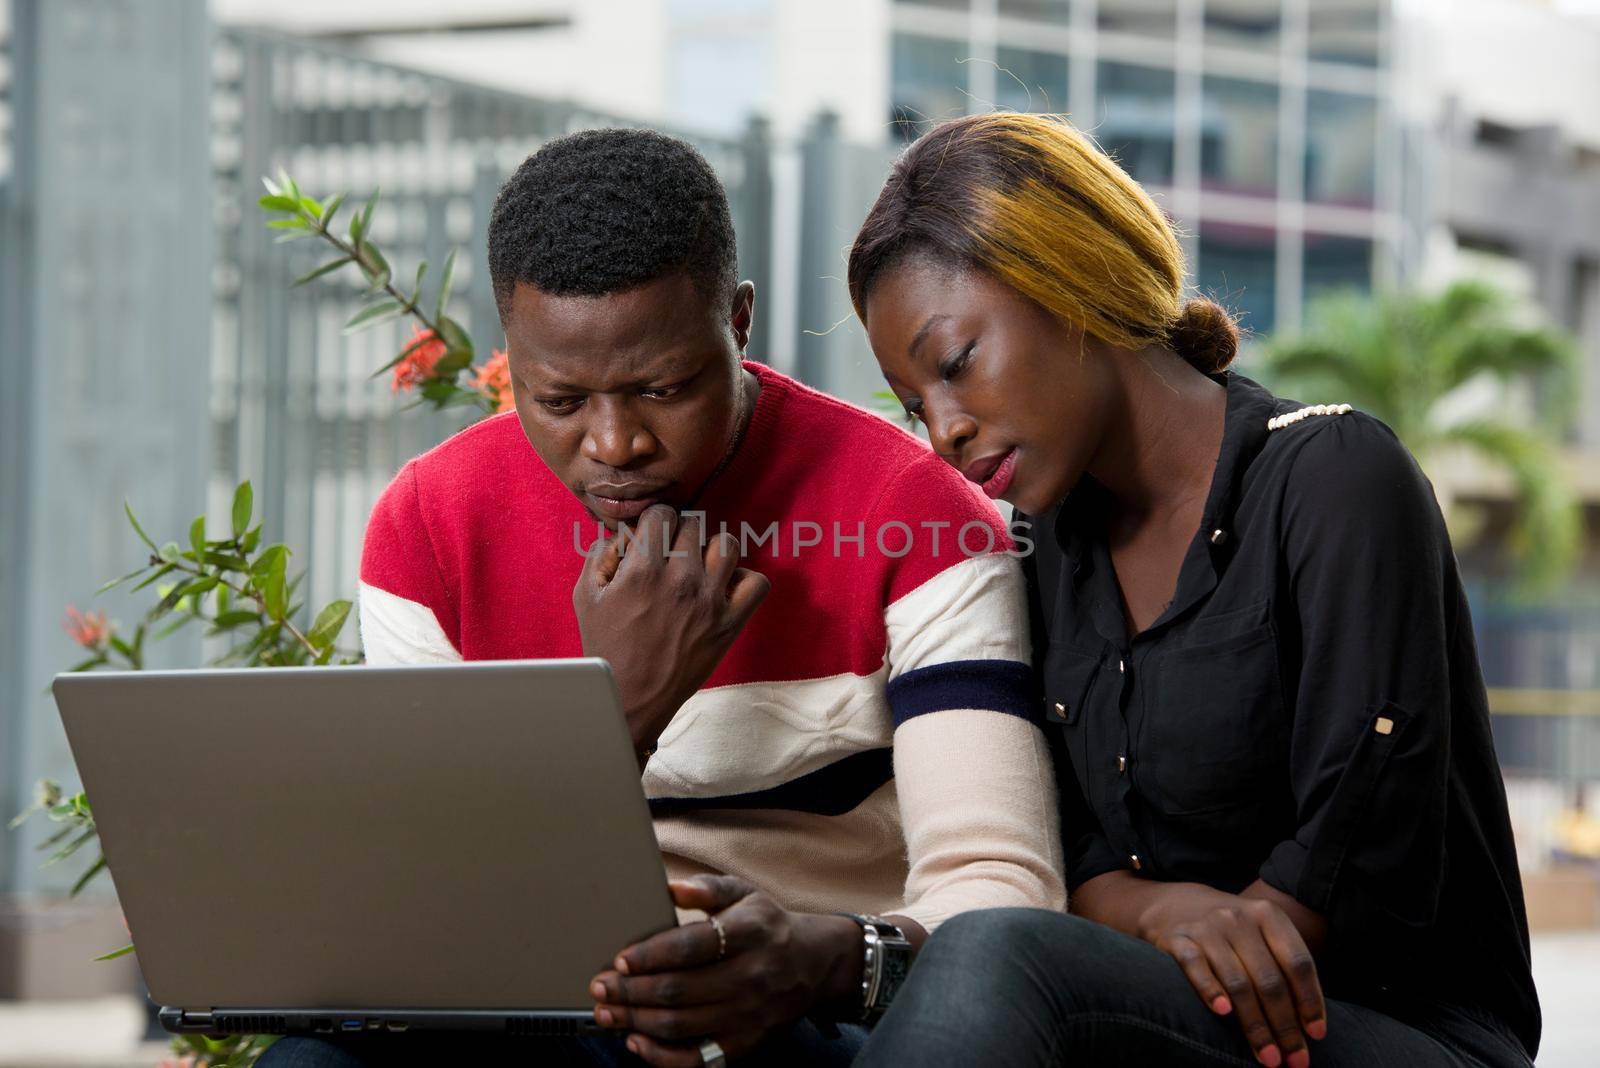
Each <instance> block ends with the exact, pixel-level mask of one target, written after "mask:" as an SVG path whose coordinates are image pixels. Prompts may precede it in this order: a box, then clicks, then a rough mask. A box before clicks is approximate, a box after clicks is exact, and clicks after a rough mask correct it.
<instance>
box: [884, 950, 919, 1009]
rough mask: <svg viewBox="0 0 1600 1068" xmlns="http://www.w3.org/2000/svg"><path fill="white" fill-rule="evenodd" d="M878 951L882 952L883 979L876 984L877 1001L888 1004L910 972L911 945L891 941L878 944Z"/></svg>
mask: <svg viewBox="0 0 1600 1068" xmlns="http://www.w3.org/2000/svg"><path fill="white" fill-rule="evenodd" d="M878 951H879V952H880V953H882V954H883V979H882V980H881V981H880V982H879V984H878V1001H879V1003H880V1004H882V1005H888V1004H889V1002H890V1001H892V1000H893V999H894V995H895V993H896V991H898V990H899V989H900V987H901V986H903V985H904V984H905V981H906V976H907V975H908V974H910V972H911V947H910V946H909V945H906V944H904V943H899V944H897V943H893V942H891V943H888V944H886V945H880V946H879V947H878Z"/></svg>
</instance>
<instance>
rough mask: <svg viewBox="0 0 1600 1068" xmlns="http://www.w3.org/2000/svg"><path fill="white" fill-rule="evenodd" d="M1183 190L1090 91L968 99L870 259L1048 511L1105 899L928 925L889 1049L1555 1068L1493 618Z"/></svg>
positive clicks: (1022, 500)
mask: <svg viewBox="0 0 1600 1068" xmlns="http://www.w3.org/2000/svg"><path fill="white" fill-rule="evenodd" d="M1183 278H1184V262H1183V255H1182V251H1181V249H1180V247H1179V244H1178V242H1177V240H1176V238H1175V237H1174V235H1173V232H1172V228H1171V227H1170V226H1169V224H1168V223H1167V221H1166V219H1165V218H1164V216H1163V215H1162V213H1161V211H1160V209H1158V208H1157V207H1156V205H1155V204H1154V203H1153V202H1152V201H1151V200H1150V198H1149V197H1148V196H1147V195H1145V193H1144V192H1143V191H1142V190H1141V189H1140V188H1139V186H1138V185H1137V184H1135V183H1134V182H1133V181H1132V180H1131V179H1130V178H1128V176H1127V175H1126V174H1124V173H1123V172H1122V171H1121V170H1120V169H1119V168H1118V167H1117V166H1116V165H1115V163H1113V162H1112V161H1111V160H1110V159H1108V158H1107V157H1106V156H1104V155H1103V154H1101V153H1100V152H1099V151H1098V150H1097V149H1096V148H1095V147H1094V146H1093V145H1092V144H1091V143H1090V142H1089V141H1088V140H1087V139H1086V138H1084V137H1083V136H1082V135H1081V134H1079V133H1077V132H1076V131H1075V130H1073V129H1072V128H1071V127H1070V126H1068V125H1067V124H1066V123H1064V122H1062V121H1060V120H1058V119H1055V118H1050V117H1043V116H1034V115H1016V114H990V115H980V116H974V117H970V118H966V119H962V120H958V121H955V122H951V123H947V124H945V125H943V126H940V127H938V128H937V129H935V130H933V131H932V132H930V133H929V134H928V135H926V136H925V137H924V138H923V139H922V140H920V141H918V142H917V143H916V144H915V145H913V146H912V147H911V148H910V149H909V150H908V151H907V152H906V154H905V156H904V157H903V158H902V159H901V161H900V163H899V164H898V165H897V166H896V167H895V170H894V173H893V174H892V175H891V177H890V178H889V181H888V183H887V184H886V185H885V187H884V189H883V192H882V194H881V195H880V196H879V198H878V201H877V203H876V205H875V206H874V207H873V209H872V212H871V214H870V215H869V216H868V217H867V220H866V223H865V224H864V225H863V226H862V229H861V233H860V234H859V236H858V237H857V238H856V242H855V246H854V248H853V249H852V251H851V255H850V270H849V282H850V290H851V296H852V299H853V301H854V303H855V308H856V312H857V314H858V315H859V316H860V317H861V320H862V322H863V323H864V324H865V326H866V329H867V333H868V336H869V338H870V340H871V343H872V348H873V351H874V353H875V354H876V356H877V359H878V362H879V364H880V365H881V367H882V369H883V372H884V375H885V377H886V378H887V379H888V382H889V384H890V386H891V387H892V388H893V389H894V392H895V394H896V395H897V396H898V397H899V398H900V400H901V401H902V403H903V404H904V405H905V407H906V410H907V411H908V412H910V413H911V414H912V415H914V416H915V417H917V418H918V419H920V420H921V421H922V422H923V423H924V424H925V425H926V427H927V431H928V436H929V439H930V440H931V442H932V444H933V447H934V448H935V449H936V450H937V451H938V452H939V454H940V455H941V456H942V457H943V458H944V459H945V460H946V461H948V462H949V463H951V464H952V465H954V466H956V467H958V468H959V469H960V470H961V471H962V472H963V473H964V474H965V475H966V476H967V477H968V478H969V479H972V480H973V481H975V482H978V483H980V484H981V485H982V487H983V489H984V491H985V492H987V493H988V494H989V495H990V496H991V497H996V498H1003V499H1005V500H1007V501H1009V502H1011V503H1012V504H1013V505H1014V506H1015V507H1016V508H1017V509H1018V511H1019V512H1021V513H1025V514H1026V516H1028V517H1031V518H1032V521H1033V523H1034V529H1033V531H1032V536H1033V541H1034V542H1035V549H1034V554H1033V556H1032V557H1031V559H1030V560H1029V566H1030V576H1029V578H1030V584H1031V589H1030V593H1031V600H1032V605H1033V610H1034V620H1035V631H1036V639H1035V645H1034V656H1035V659H1036V662H1037V665H1038V667H1039V669H1040V675H1041V680H1042V684H1043V687H1044V694H1045V696H1044V700H1045V702H1046V713H1047V717H1048V718H1049V719H1050V720H1051V721H1052V722H1053V723H1054V725H1055V727H1054V731H1055V734H1056V741H1057V742H1058V743H1059V745H1058V763H1059V771H1060V785H1061V795H1062V829H1063V835H1064V837H1065V847H1066V854H1067V858H1066V859H1067V871H1068V884H1069V887H1070V888H1071V890H1072V898H1071V912H1072V915H1063V914H1057V913H1051V912H1047V911H1029V910H998V911H992V912H986V913H975V914H972V915H970V916H966V917H962V918H958V919H956V920H953V921H952V922H951V923H950V924H948V925H947V926H946V927H945V928H944V929H943V930H942V931H941V932H940V933H939V934H938V935H937V936H936V937H935V938H934V939H933V940H932V941H931V942H930V944H929V945H928V947H927V949H926V950H925V951H924V953H923V955H922V957H921V958H920V959H919V961H918V964H917V966H916V969H915V971H914V972H913V973H912V977H911V980H910V982H909V984H908V985H907V987H906V988H905V989H904V990H903V991H902V992H901V995H900V997H899V998H898V999H897V1001H896V1005H895V1008H894V1009H892V1010H891V1011H890V1013H889V1015H888V1016H887V1017H886V1018H885V1020H884V1022H883V1023H882V1024H881V1025H880V1027H879V1028H878V1030H877V1032H876V1034H875V1036H874V1037H873V1038H872V1039H871V1040H870V1041H869V1043H868V1046H867V1049H866V1052H865V1053H864V1059H863V1061H862V1063H865V1064H868V1065H881V1064H893V1065H900V1064H912V1063H918V1062H919V1058H927V1059H928V1061H929V1062H933V1061H937V1062H938V1063H941V1064H1007V1065H1014V1064H1030V1063H1037V1064H1060V1063H1066V1064H1091V1063H1119V1064H1124V1063H1125V1064H1164V1065H1166V1064H1206V1065H1216V1064H1249V1063H1251V1061H1252V1059H1253V1060H1254V1061H1257V1062H1259V1063H1261V1064H1264V1065H1267V1066H1269V1068H1275V1066H1277V1065H1279V1064H1284V1063H1287V1064H1289V1065H1293V1066H1296V1068H1298V1066H1301V1065H1305V1064H1308V1063H1311V1062H1312V1061H1315V1062H1316V1063H1317V1064H1319V1065H1371V1064H1391V1063H1407V1064H1409V1065H1413V1066H1417V1065H1466V1064H1475V1065H1476V1064H1493V1065H1511V1064H1527V1063H1529V1059H1530V1058H1531V1057H1532V1055H1533V1053H1534V1051H1535V1049H1536V1047H1537V1044H1538V1037H1539V1008H1538V1002H1537V999H1536V996H1535V993H1534V989H1533V982H1532V978H1531V976H1530V973H1529V966H1528V941H1527V922H1526V918H1525V913H1524V909H1523V903H1522V892H1521V888H1520V886H1521V884H1520V881H1519V876H1518V872H1517V865H1516V857H1515V853H1514V851H1513V848H1512V840H1511V830H1510V826H1509V821H1508V819H1507V815H1506V805H1505V793H1504V787H1503V785H1502V782H1501V779H1500V774H1499V770H1498V767H1497V765H1496V763H1495V757H1494V751H1493V746H1492V740H1491V737H1490V733H1489V721H1488V714H1487V708H1486V702H1485V696H1484V688H1483V681H1482V677H1481V675H1480V673H1479V669H1478V664H1477V660H1476V656H1475V652H1474V644H1473V637H1472V628H1471V622H1470V620H1469V618H1468V614H1467V604H1466V599H1465V597H1464V595H1463V593H1462V589H1461V584H1460V580H1459V578H1458V576H1457V573H1456V567H1455V561H1454V558H1453V556H1452V554H1451V550H1450V543H1449V539H1448V537H1447V535H1446V533H1445V528H1444V524H1443V521H1442V519H1441V516H1440V513H1439V509H1438V506H1437V505H1436V503H1435V501H1434V498H1433V494H1432V492H1431V489H1430V487H1429V485H1428V482H1427V481H1426V479H1424V477H1423V475H1422V473H1421V472H1420V471H1419V470H1418V469H1417V466H1416V464H1415V462H1414V461H1413V460H1412V458H1411V456H1410V454H1408V453H1407V452H1406V450H1405V448H1404V447H1403V446H1401V445H1400V443H1399V442H1398V441H1397V440H1396V439H1395V437H1394V435H1393V434H1392V433H1391V432H1390V431H1389V430H1388V428H1387V427H1385V426H1383V425H1382V424H1381V423H1379V422H1378V421H1377V420H1375V419H1372V418H1369V417H1367V416H1365V415H1362V414H1360V413H1358V412H1353V411H1350V410H1349V409H1348V407H1347V406H1344V405H1339V406H1336V407H1312V408H1305V407H1302V406H1301V405H1299V404H1297V403H1295V402H1292V401H1286V400H1281V399H1279V398H1277V397H1274V396H1273V395H1272V394H1270V393H1268V392H1267V391H1266V390H1264V389H1262V388H1261V387H1260V386H1258V385H1256V384H1255V383H1254V382H1251V381H1250V380H1249V379H1247V378H1244V377H1242V376H1240V375H1238V374H1234V373H1231V372H1228V371H1227V370H1226V368H1227V367H1228V365H1229V363H1230V362H1231V361H1232V360H1233V358H1234V355H1235V352H1236V350H1237V346H1238V333H1237V330H1236V328H1235V326H1234V324H1233V322H1232V321H1231V320H1230V319H1229V317H1228V315H1227V314H1226V313H1225V312H1224V311H1223V310H1222V309H1221V308H1219V307H1218V306H1217V305H1215V304H1213V303H1210V302H1208V301H1204V300H1190V301H1188V302H1187V303H1185V302H1184V300H1183V296H1182V290H1183Z"/></svg>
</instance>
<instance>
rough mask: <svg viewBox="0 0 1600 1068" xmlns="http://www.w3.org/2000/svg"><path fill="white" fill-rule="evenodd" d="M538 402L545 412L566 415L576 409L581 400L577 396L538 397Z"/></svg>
mask: <svg viewBox="0 0 1600 1068" xmlns="http://www.w3.org/2000/svg"><path fill="white" fill-rule="evenodd" d="M539 403H540V404H541V405H543V406H544V409H545V411H547V412H553V413H554V414H556V415H566V414H568V413H569V412H572V411H574V410H576V409H577V407H578V405H579V404H580V403H581V401H580V400H579V399H578V398H577V397H540V398H539Z"/></svg>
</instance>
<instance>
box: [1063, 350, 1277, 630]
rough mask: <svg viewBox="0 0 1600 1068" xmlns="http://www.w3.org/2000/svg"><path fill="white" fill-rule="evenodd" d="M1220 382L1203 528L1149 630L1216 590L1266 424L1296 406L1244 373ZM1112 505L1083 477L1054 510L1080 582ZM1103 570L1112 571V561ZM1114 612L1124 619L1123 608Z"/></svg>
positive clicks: (1100, 549) (1090, 568) (1099, 551)
mask: <svg viewBox="0 0 1600 1068" xmlns="http://www.w3.org/2000/svg"><path fill="white" fill-rule="evenodd" d="M1217 380H1218V381H1219V383H1220V384H1221V385H1222V386H1223V387H1224V388H1225V389H1226V390H1227V408H1226V412H1225V414H1224V416H1223V426H1222V448H1221V449H1220V451H1219V452H1218V454H1217V466H1216V470H1215V472H1214V473H1213V474H1212V476H1211V490H1210V492H1209V493H1208V494H1207V495H1206V505H1205V511H1204V512H1203V513H1202V517H1201V521H1200V529H1199V531H1197V532H1196V534H1195V538H1194V541H1192V542H1191V543H1190V545H1189V549H1188V551H1187V553H1186V554H1185V556H1184V559H1183V566H1182V568H1181V570H1180V571H1179V573H1178V587H1177V590H1176V591H1175V594H1174V597H1173V601H1172V604H1170V605H1169V606H1168V607H1167V610H1166V611H1165V612H1163V613H1162V614H1161V617H1160V618H1159V619H1157V620H1156V622H1155V623H1153V624H1151V627H1150V629H1151V630H1156V629H1158V628H1160V627H1162V626H1164V625H1165V624H1166V623H1167V622H1168V621H1169V620H1171V619H1173V618H1175V617H1177V616H1179V615H1181V614H1183V613H1184V612H1185V611H1187V610H1188V609H1189V608H1190V607H1191V606H1193V605H1194V604H1195V603H1196V602H1197V601H1199V600H1201V599H1202V598H1204V597H1205V596H1206V595H1207V594H1209V593H1210V592H1211V591H1212V590H1213V589H1215V588H1216V585H1217V577H1218V575H1219V574H1220V573H1221V569H1222V568H1223V567H1224V566H1225V565H1226V562H1227V559H1228V557H1229V556H1230V555H1231V545H1232V542H1233V513H1234V509H1235V508H1236V507H1237V505H1238V502H1239V496H1240V492H1241V489H1242V486H1243V483H1244V476H1245V472H1247V471H1248V470H1249V469H1250V465H1251V463H1252V462H1254V460H1255V458H1256V457H1257V456H1258V455H1259V454H1260V452H1261V450H1262V448H1263V447H1264V446H1265V445H1266V443H1267V435H1268V433H1269V431H1268V430H1267V420H1268V419H1271V418H1272V417H1273V416H1274V415H1276V414H1278V413H1279V412H1281V411H1287V410H1289V409H1290V408H1292V407H1293V405H1292V404H1286V403H1285V402H1283V401H1281V400H1279V399H1278V398H1277V397H1274V396H1273V395H1272V394H1271V393H1270V392H1268V391H1267V390H1266V389H1264V388H1263V387H1262V386H1260V385H1258V384H1256V383H1255V382H1253V381H1251V380H1250V379H1248V378H1246V377H1244V376H1243V375H1241V374H1236V373H1234V372H1231V371H1225V372H1223V373H1222V374H1221V375H1219V376H1217ZM1108 504H1109V500H1108V495H1107V493H1106V490H1105V488H1104V487H1102V486H1101V485H1100V484H1099V483H1098V482H1096V481H1095V480H1094V479H1092V478H1089V477H1088V476H1085V477H1084V478H1083V480H1082V481H1081V482H1079V484H1078V485H1077V487H1075V488H1074V489H1073V491H1072V492H1071V493H1070V494H1068V496H1067V499H1066V500H1065V501H1063V502H1062V504H1061V505H1060V507H1059V508H1058V509H1057V510H1056V515H1055V517H1054V520H1055V522H1054V524H1053V527H1054V532H1055V537H1056V542H1057V544H1058V545H1059V546H1060V547H1061V551H1062V554H1063V556H1064V557H1065V560H1066V562H1067V565H1068V570H1069V571H1070V572H1071V573H1072V575H1073V577H1074V579H1075V580H1076V581H1080V582H1081V581H1085V580H1087V579H1088V577H1089V575H1091V574H1092V573H1093V572H1094V570H1095V566H1094V565H1095V563H1096V561H1097V558H1100V557H1103V556H1104V554H1105V538H1104V533H1103V532H1104V524H1105V511H1106V507H1107V505H1108ZM1105 566H1106V569H1107V571H1108V572H1109V570H1110V564H1109V558H1106V560H1105ZM1116 609H1117V611H1116V615H1117V617H1118V619H1119V620H1120V618H1121V606H1120V603H1119V604H1118V605H1116ZM1107 622H1109V619H1108V620H1107ZM1107 636H1108V637H1109V635H1107Z"/></svg>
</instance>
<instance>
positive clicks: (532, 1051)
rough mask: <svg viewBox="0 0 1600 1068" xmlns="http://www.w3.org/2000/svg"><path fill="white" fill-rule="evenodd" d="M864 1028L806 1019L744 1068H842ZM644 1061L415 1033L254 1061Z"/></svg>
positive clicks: (603, 1038)
mask: <svg viewBox="0 0 1600 1068" xmlns="http://www.w3.org/2000/svg"><path fill="white" fill-rule="evenodd" d="M866 1037H867V1032H866V1030H865V1029H864V1028H861V1027H853V1026H850V1025H841V1026H840V1027H839V1037H837V1038H830V1037H828V1036H825V1035H824V1034H823V1033H822V1032H821V1031H819V1030H818V1029H817V1027H816V1026H815V1025H813V1024H811V1023H809V1022H807V1021H804V1020H802V1021H801V1022H799V1023H797V1024H795V1026H794V1028H793V1029H792V1030H791V1031H790V1032H788V1033H787V1034H784V1035H779V1036H775V1037H774V1038H772V1039H770V1040H768V1042H767V1043H766V1045H764V1046H762V1047H761V1048H760V1049H759V1050H756V1051H755V1052H754V1053H750V1054H747V1055H745V1056H744V1057H741V1058H739V1060H738V1063H739V1064H748V1065H771V1066H772V1068H802V1066H809V1065H818V1066H820V1068H831V1066H838V1068H844V1066H845V1065H848V1064H849V1063H850V1062H851V1061H853V1060H854V1059H855V1057H856V1054H857V1053H858V1052H859V1051H860V1049H861V1044H862V1043H863V1042H864V1041H865V1040H866ZM644 1063H645V1062H644V1061H641V1060H640V1059H639V1058H637V1057H635V1056H634V1055H633V1054H631V1053H629V1052H628V1051H627V1049H626V1048H625V1047H624V1046H623V1045H622V1039H621V1038H620V1037H618V1038H613V1037H611V1036H609V1035H600V1036H595V1037H590V1038H507V1037H504V1036H501V1035H480V1034H472V1033H466V1032H463V1033H460V1034H441V1033H427V1032H422V1033H416V1034H406V1035H391V1034H374V1035H367V1034H362V1035H353V1036H351V1037H350V1038H339V1037H334V1038H301V1037H294V1036H292V1037H289V1038H283V1039H279V1040H278V1041H277V1042H274V1043H273V1044H272V1045H271V1046H270V1047H268V1049H267V1051H266V1052H265V1053H264V1054H262V1055H261V1059H260V1060H259V1061H257V1062H256V1064H257V1066H258V1068H387V1066H389V1065H418V1066H421V1065H427V1066H428V1068H439V1066H441V1065H454V1064H494V1065H528V1066H530V1068H545V1066H547V1065H551V1066H554V1065H560V1066H563V1068H567V1066H572V1068H576V1066H583V1068H627V1066H637V1065H643V1064H644Z"/></svg>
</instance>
